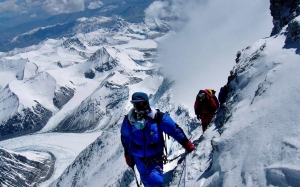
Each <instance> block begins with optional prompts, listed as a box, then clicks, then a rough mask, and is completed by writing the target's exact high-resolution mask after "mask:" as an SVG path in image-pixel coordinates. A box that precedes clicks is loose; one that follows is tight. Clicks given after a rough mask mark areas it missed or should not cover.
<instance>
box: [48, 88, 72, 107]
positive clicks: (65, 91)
mask: <svg viewBox="0 0 300 187" xmlns="http://www.w3.org/2000/svg"><path fill="white" fill-rule="evenodd" d="M73 96H74V90H73V89H71V88H68V87H60V88H59V91H56V92H55V93H54V98H53V104H54V106H56V107H57V108H59V109H61V108H62V107H63V106H64V105H65V104H66V103H67V102H68V101H69V100H70V99H71V98H72V97H73Z"/></svg>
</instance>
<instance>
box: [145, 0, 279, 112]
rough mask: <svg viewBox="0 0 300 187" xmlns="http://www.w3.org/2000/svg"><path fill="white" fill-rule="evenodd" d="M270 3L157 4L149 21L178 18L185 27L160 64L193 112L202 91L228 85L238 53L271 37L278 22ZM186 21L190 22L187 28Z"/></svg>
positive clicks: (164, 49) (163, 48)
mask: <svg viewBox="0 0 300 187" xmlns="http://www.w3.org/2000/svg"><path fill="white" fill-rule="evenodd" d="M269 6H270V4H269V1H260V0H252V1H247V0H231V1H220V0H209V1H208V0H207V1H206V0H203V1H199V0H198V1H197V0H190V1H185V0H175V1H156V2H155V3H153V4H152V5H151V6H150V7H149V8H148V9H147V10H146V15H147V16H149V17H151V16H152V17H157V18H165V17H172V16H173V17H174V16H177V17H178V18H179V19H178V20H179V22H177V25H173V26H174V27H177V29H178V28H180V27H181V29H180V30H179V32H177V33H176V34H170V35H169V37H168V38H167V39H165V40H163V41H162V42H161V43H160V44H159V49H158V53H159V58H158V62H159V63H160V64H161V65H162V66H163V69H164V72H165V74H166V75H167V76H169V77H171V78H172V79H173V80H175V81H176V85H175V88H174V95H175V101H177V102H178V103H183V104H185V105H187V106H188V107H189V108H193V104H194V99H195V96H196V94H197V93H198V91H199V90H200V89H205V88H212V89H214V90H215V91H217V93H218V92H219V90H220V88H221V87H222V86H223V85H225V84H226V82H227V77H228V76H229V74H230V70H231V69H232V68H233V66H234V65H235V58H236V53H237V51H240V50H242V49H244V48H246V47H247V46H249V45H251V44H252V43H254V42H255V41H257V40H258V39H261V38H265V37H269V36H270V33H271V29H272V26H273V25H272V18H271V15H270V10H269ZM182 20H188V22H187V23H186V24H184V25H183V24H182Z"/></svg>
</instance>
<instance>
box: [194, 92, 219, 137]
mask: <svg viewBox="0 0 300 187" xmlns="http://www.w3.org/2000/svg"><path fill="white" fill-rule="evenodd" d="M215 93H216V91H215V90H212V89H205V90H200V91H199V93H198V94H197V96H196V101H195V104H194V110H195V114H196V116H197V119H198V120H201V125H202V131H203V133H204V131H206V129H207V127H208V125H209V123H210V122H211V120H212V118H213V117H214V115H215V113H216V111H217V110H218V108H219V101H218V99H217V97H216V96H215Z"/></svg>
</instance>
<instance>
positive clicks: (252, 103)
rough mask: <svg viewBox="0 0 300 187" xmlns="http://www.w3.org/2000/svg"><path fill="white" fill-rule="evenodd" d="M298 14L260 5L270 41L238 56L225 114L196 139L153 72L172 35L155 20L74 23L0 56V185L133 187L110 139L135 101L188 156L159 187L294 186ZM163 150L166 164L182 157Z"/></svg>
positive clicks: (299, 168) (299, 166) (297, 180)
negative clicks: (143, 101) (135, 97)
mask: <svg viewBox="0 0 300 187" xmlns="http://www.w3.org/2000/svg"><path fill="white" fill-rule="evenodd" d="M299 6H300V2H299V1H298V0H289V1H284V2H283V1H276V0H271V1H270V10H271V15H272V16H273V24H274V28H273V30H272V32H271V31H270V33H271V36H270V37H267V38H263V39H259V38H258V41H257V42H255V43H253V44H251V45H249V46H245V48H244V49H241V57H240V58H239V62H238V63H237V64H236V65H235V66H234V67H233V68H232V70H231V71H230V74H231V75H232V77H233V79H232V80H231V81H230V82H229V85H230V87H231V90H232V91H231V92H230V94H229V95H228V97H227V102H226V105H224V106H222V107H221V108H220V109H219V110H218V113H217V114H216V117H215V119H214V120H213V122H212V123H211V125H210V127H209V129H208V130H207V131H206V132H205V133H204V135H203V136H200V135H201V130H200V129H201V127H200V126H199V121H198V120H196V118H195V116H194V115H193V114H192V113H190V112H189V111H191V110H192V109H189V108H187V107H186V106H185V105H181V104H180V105H175V104H174V103H175V102H174V98H173V95H174V93H173V90H172V88H173V85H174V84H176V82H174V81H172V80H170V79H169V78H167V77H165V76H164V74H163V72H162V71H161V69H160V65H159V64H157V63H156V61H155V60H156V59H157V58H158V56H159V53H158V52H157V50H158V48H159V44H160V42H162V41H164V39H165V38H166V37H168V35H169V34H171V33H173V31H172V27H171V26H170V23H169V22H167V20H157V19H156V20H145V21H144V22H141V23H131V22H128V21H126V20H124V19H123V18H122V17H120V16H113V17H105V16H99V17H97V16H95V17H92V18H80V19H78V20H77V24H76V26H75V27H74V28H77V30H81V32H78V33H77V34H76V35H74V36H72V37H62V38H60V39H47V40H45V41H43V42H41V43H39V44H37V45H33V46H29V47H26V48H15V49H14V50H11V51H9V52H2V53H0V90H1V91H0V114H1V115H0V121H1V124H0V132H1V136H0V147H1V149H0V159H1V166H0V173H1V176H0V184H1V185H2V186H63V187H67V186H74V187H75V186H76V187H78V186H80V187H83V186H84V187H86V186H90V187H94V186H101V187H105V186H107V187H108V186H110V187H117V186H119V187H125V186H126V187H127V186H132V187H133V186H135V185H136V183H135V182H136V181H135V178H134V176H133V174H132V171H131V170H129V168H128V167H127V166H126V163H125V161H124V156H123V154H124V152H123V148H122V145H121V142H120V132H119V131H120V126H121V123H122V120H123V117H124V115H125V114H127V112H128V111H129V110H130V109H131V104H130V102H129V100H130V96H131V95H132V93H134V92H136V91H143V92H146V93H148V94H149V96H150V104H151V106H152V107H153V108H159V109H160V110H161V111H168V112H169V113H170V115H171V116H172V118H174V120H175V121H176V122H177V123H178V124H180V126H181V127H182V128H183V130H184V131H185V132H186V133H187V135H188V136H189V137H191V140H192V141H193V142H194V143H195V144H196V145H197V149H196V150H195V151H194V152H192V153H191V154H189V155H187V156H186V157H185V158H183V157H182V158H181V157H179V158H177V159H175V160H174V161H173V162H170V163H167V164H166V165H165V168H164V178H165V186H170V187H172V186H174V187H175V186H178V185H180V184H181V185H183V184H185V186H189V187H190V186H197V187H198V186H201V187H205V186H228V187H229V186H300V160H299V158H300V151H299V150H300V128H299V124H300V123H299V122H300V117H299V115H297V111H298V110H299V106H300V99H299V98H300V88H299V80H300V79H299V78H300V77H299V73H298V72H299V71H300V69H299V68H300V66H299V61H300V57H299V49H300V46H299V31H300V24H299V22H300V18H299V14H300V13H299V11H297V10H298V9H299ZM100 23H101V24H103V23H108V24H109V26H108V27H103V28H102V27H100V26H99V27H98V24H99V25H101V24H100ZM183 55H184V54H183ZM234 59H235V57H234V56H233V57H232V60H233V61H234ZM178 74H179V75H178V76H180V71H179V73H178ZM224 84H226V82H224ZM215 89H216V90H217V89H218V88H215ZM167 144H168V146H167V147H168V150H169V155H168V158H169V159H172V158H175V157H177V156H178V155H180V154H181V153H183V152H184V150H183V149H182V147H181V146H180V145H179V144H178V143H176V142H174V141H173V140H172V139H169V140H168V142H167ZM184 159H186V160H185V161H186V165H185V164H184V163H185V162H183V161H184ZM184 170H185V171H186V174H185V175H184V172H185V171H184ZM137 174H138V173H137ZM137 177H139V176H137Z"/></svg>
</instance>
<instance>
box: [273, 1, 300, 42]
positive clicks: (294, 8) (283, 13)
mask: <svg viewBox="0 0 300 187" xmlns="http://www.w3.org/2000/svg"><path fill="white" fill-rule="evenodd" d="M299 5H300V1H299V0H270V10H271V15H272V17H273V25H274V27H273V29H272V32H271V36H273V35H276V34H278V33H280V31H281V30H282V28H283V27H284V26H286V25H287V24H289V22H290V21H291V20H293V19H294V18H295V17H297V16H299V15H300V8H299Z"/></svg>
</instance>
